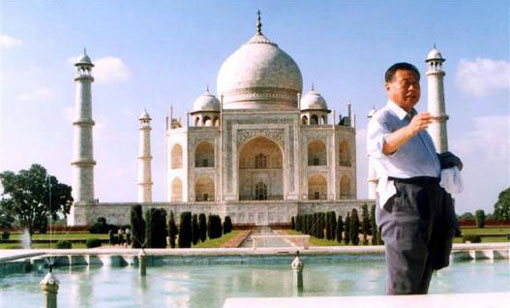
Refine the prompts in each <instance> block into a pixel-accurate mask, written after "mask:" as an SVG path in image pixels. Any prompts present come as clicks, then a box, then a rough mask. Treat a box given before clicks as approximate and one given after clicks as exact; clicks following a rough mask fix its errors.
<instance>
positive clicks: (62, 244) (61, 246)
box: [57, 241, 73, 249]
mask: <svg viewBox="0 0 510 308" xmlns="http://www.w3.org/2000/svg"><path fill="white" fill-rule="evenodd" d="M71 248H73V244H72V243H71V242H70V241H58V242H57V249H71Z"/></svg>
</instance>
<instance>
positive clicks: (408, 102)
mask: <svg viewBox="0 0 510 308" xmlns="http://www.w3.org/2000/svg"><path fill="white" fill-rule="evenodd" d="M386 91H387V92H388V98H389V99H391V100H392V101H394V102H395V103H396V104H397V105H399V106H400V107H401V108H402V109H404V110H406V111H407V112H410V111H411V110H412V109H413V107H414V105H416V104H417V103H418V100H419V99H420V80H419V79H418V78H417V76H416V75H415V74H414V73H413V72H412V71H408V70H400V69H399V70H397V71H396V72H395V74H394V75H393V79H392V80H391V81H389V82H387V83H386Z"/></svg>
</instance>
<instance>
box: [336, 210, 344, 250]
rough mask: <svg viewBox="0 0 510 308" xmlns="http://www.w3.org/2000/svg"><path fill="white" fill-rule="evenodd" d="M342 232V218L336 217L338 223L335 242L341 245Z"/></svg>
mask: <svg viewBox="0 0 510 308" xmlns="http://www.w3.org/2000/svg"><path fill="white" fill-rule="evenodd" d="M343 232H344V222H343V221H342V216H340V215H338V221H337V223H336V241H337V242H339V243H342V233H343Z"/></svg>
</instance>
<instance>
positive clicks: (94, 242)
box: [85, 238, 101, 248]
mask: <svg viewBox="0 0 510 308" xmlns="http://www.w3.org/2000/svg"><path fill="white" fill-rule="evenodd" d="M85 246H87V248H95V247H101V240H100V239H98V238H89V239H87V241H86V242H85Z"/></svg>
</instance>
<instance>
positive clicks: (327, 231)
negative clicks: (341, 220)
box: [325, 212, 331, 240]
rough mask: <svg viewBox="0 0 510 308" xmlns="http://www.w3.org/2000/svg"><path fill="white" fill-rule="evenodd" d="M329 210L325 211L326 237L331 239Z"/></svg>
mask: <svg viewBox="0 0 510 308" xmlns="http://www.w3.org/2000/svg"><path fill="white" fill-rule="evenodd" d="M330 223H331V212H326V225H325V228H326V239H327V240H331V226H330Z"/></svg>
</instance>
